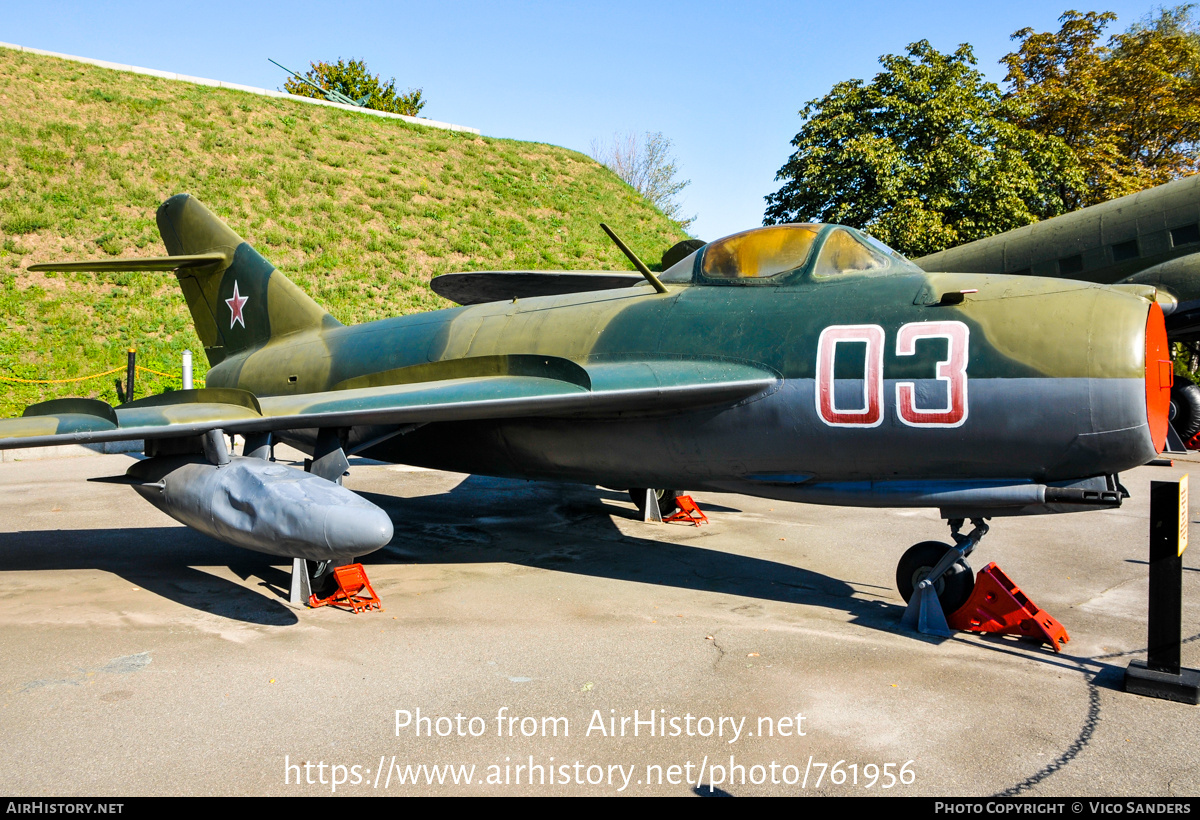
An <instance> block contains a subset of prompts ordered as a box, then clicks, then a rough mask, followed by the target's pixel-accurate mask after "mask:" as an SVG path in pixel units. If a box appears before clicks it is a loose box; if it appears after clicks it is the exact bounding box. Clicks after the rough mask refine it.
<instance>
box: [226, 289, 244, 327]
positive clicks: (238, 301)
mask: <svg viewBox="0 0 1200 820" xmlns="http://www.w3.org/2000/svg"><path fill="white" fill-rule="evenodd" d="M249 301H250V297H249V296H242V295H241V294H240V293H238V283H237V280H236V279H235V280H233V298H232V299H226V300H225V304H227V305H229V329H230V330H233V325H234V322H236V323H238V324H239V325H241V326H242V327H245V326H246V320H245V319H243V318H242V308H243V307H245V305H246V303H247V302H249Z"/></svg>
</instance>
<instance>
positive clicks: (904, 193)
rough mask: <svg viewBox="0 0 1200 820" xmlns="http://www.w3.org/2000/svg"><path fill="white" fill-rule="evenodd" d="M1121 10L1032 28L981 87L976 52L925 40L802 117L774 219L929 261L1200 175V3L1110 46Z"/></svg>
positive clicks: (773, 206) (1072, 14) (773, 201)
mask: <svg viewBox="0 0 1200 820" xmlns="http://www.w3.org/2000/svg"><path fill="white" fill-rule="evenodd" d="M1115 19H1116V16H1115V15H1113V14H1111V13H1108V12H1104V13H1100V12H1087V13H1080V12H1077V11H1068V12H1066V13H1065V14H1063V15H1062V17H1060V18H1059V21H1060V23H1061V28H1060V29H1059V31H1057V32H1040V33H1038V32H1034V31H1033V30H1032V29H1029V28H1025V29H1022V30H1020V31H1018V32H1016V33H1015V34H1014V35H1013V39H1014V40H1015V41H1017V42H1018V44H1019V46H1018V48H1017V50H1016V51H1014V52H1013V53H1011V54H1008V55H1006V56H1005V57H1004V58H1003V59H1002V60H1001V63H1002V65H1004V66H1005V67H1006V68H1007V71H1008V75H1007V77H1006V78H1005V82H1006V84H1007V86H1008V87H1007V89H1006V90H1005V91H1004V92H1001V90H1000V88H999V87H998V86H996V85H994V84H992V83H988V82H985V81H984V79H983V77H982V75H981V74H980V73H979V72H978V71H977V70H976V69H975V68H974V65H975V60H974V58H973V56H972V53H971V48H970V46H967V45H963V46H960V47H959V48H958V50H957V51H955V52H954V53H953V54H942V53H939V52H938V51H936V50H934V49H933V48H932V47H931V46H930V45H929V43H927V42H925V41H921V42H918V43H914V44H912V45H911V46H909V47H908V51H907V54H906V55H900V56H897V55H887V56H885V57H883V58H881V60H880V62H881V63H882V65H883V68H884V70H883V71H882V72H881V73H880V74H878V75H877V76H876V77H875V79H874V80H873V81H872V82H871V83H869V84H864V83H863V82H862V81H861V80H849V81H846V82H842V83H838V84H837V85H836V86H834V88H833V90H832V91H830V92H829V94H827V95H826V96H825V97H823V98H821V99H819V100H813V101H811V102H809V103H808V104H807V105H806V106H805V108H804V109H803V110H802V111H801V114H802V116H803V117H804V123H803V125H802V127H801V130H800V132H799V133H798V134H797V135H796V137H795V139H793V140H792V145H793V146H794V147H795V149H796V150H795V153H793V154H792V156H791V158H790V159H789V160H788V162H787V164H786V165H784V166H783V168H781V169H780V171H779V173H778V175H777V176H776V179H777V180H782V181H783V182H784V184H783V186H782V187H781V188H780V189H779V190H778V191H777V192H776V193H774V194H771V195H768V196H767V197H766V199H767V204H768V207H767V210H766V214H765V218H764V222H765V223H766V224H771V223H775V222H783V221H798V220H820V221H831V222H842V223H845V224H849V225H853V226H855V227H859V228H863V229H865V230H868V231H870V232H871V233H873V234H874V235H876V236H878V237H879V238H880V239H882V240H883V241H885V242H887V243H889V244H891V245H893V246H894V247H896V248H897V249H898V250H901V251H903V252H905V253H910V254H913V255H921V254H926V253H932V252H934V251H938V250H942V249H944V248H948V247H952V246H954V245H957V244H961V243H963V242H968V241H971V240H974V239H979V238H982V237H985V236H990V235H992V234H995V233H999V232H1001V231H1005V230H1010V229H1012V228H1016V227H1020V226H1021V225H1025V224H1028V223H1030V222H1034V221H1037V220H1039V219H1046V218H1048V217H1052V216H1057V215H1058V214H1060V213H1064V212H1066V211H1068V210H1073V209H1075V208H1080V207H1084V206H1087V205H1093V204H1096V203H1098V202H1104V201H1107V200H1109V199H1112V198H1114V197H1118V196H1123V195H1125V194H1129V193H1133V192H1135V191H1139V190H1142V189H1145V188H1148V187H1151V186H1154V185H1160V184H1162V183H1164V182H1168V181H1170V180H1171V179H1175V178H1177V177H1179V176H1183V175H1185V174H1190V173H1195V172H1197V171H1200V25H1198V24H1197V23H1196V21H1195V19H1194V17H1193V12H1192V7H1191V6H1180V7H1177V8H1174V9H1167V10H1161V9H1160V10H1159V12H1158V13H1157V14H1156V16H1152V17H1149V18H1147V19H1146V20H1144V21H1142V22H1141V23H1138V24H1136V25H1134V26H1132V27H1131V28H1130V29H1128V30H1127V31H1125V32H1124V33H1122V34H1117V35H1113V36H1111V37H1109V38H1107V40H1105V36H1104V30H1105V28H1106V27H1107V26H1108V25H1109V23H1111V22H1112V21H1113V20H1115Z"/></svg>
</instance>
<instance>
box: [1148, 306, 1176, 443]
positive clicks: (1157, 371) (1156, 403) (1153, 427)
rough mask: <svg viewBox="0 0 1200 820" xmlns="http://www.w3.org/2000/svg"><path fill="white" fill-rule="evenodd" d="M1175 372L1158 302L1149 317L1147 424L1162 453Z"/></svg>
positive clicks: (1165, 327)
mask: <svg viewBox="0 0 1200 820" xmlns="http://www.w3.org/2000/svg"><path fill="white" fill-rule="evenodd" d="M1174 382H1175V369H1174V365H1172V363H1171V346H1170V344H1169V343H1168V342H1167V324H1166V320H1165V319H1164V318H1163V312H1162V308H1161V307H1159V305H1158V303H1157V302H1154V303H1152V304H1151V305H1150V313H1149V315H1148V316H1147V317H1146V421H1147V422H1148V423H1149V425H1150V439H1151V441H1153V442H1154V449H1155V451H1156V452H1159V453H1161V452H1162V451H1163V450H1164V449H1165V448H1166V443H1167V424H1168V418H1169V417H1170V412H1171V385H1172V384H1174Z"/></svg>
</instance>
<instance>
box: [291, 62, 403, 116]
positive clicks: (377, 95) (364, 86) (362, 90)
mask: <svg viewBox="0 0 1200 820" xmlns="http://www.w3.org/2000/svg"><path fill="white" fill-rule="evenodd" d="M309 65H310V66H311V67H310V68H309V70H308V71H306V72H305V73H304V77H305V79H307V80H308V81H309V82H312V83H315V84H316V85H319V86H320V87H321V88H324V89H325V90H326V91H340V92H341V93H343V94H345V95H346V96H347V97H349V98H350V99H352V100H359V99H362V98H363V97H366V98H367V101H366V102H365V103H364V105H365V106H366V107H367V108H373V109H375V110H376V111H390V112H392V113H393V114H407V115H408V116H410V117H415V116H417V113H418V112H419V111H420V110H421V109H422V108H424V107H425V102H426V101H425V100H424V99H422V97H421V94H422V89H420V88H418V89H415V90H414V89H411V88H410V89H409V90H408V91H407V92H405V93H403V94H399V93H397V92H396V79H395V78H394V77H393V78H392V79H390V80H388V81H387V83H386V84H384V83H383V82H382V81H381V80H380V79H379V76H378V75H376V74H371V73H370V72H369V71H368V70H367V64H366V63H364V62H363V61H362V60H349V61H347V60H343V59H342V58H340V57H339V58H338V61H337V62H336V63H326V62H318V63H309ZM283 90H284V91H287V92H288V93H289V94H298V95H300V96H301V97H315V98H317V99H321V93H320V92H319V91H317V90H316V89H315V88H313V87H312V86H310V85H308V84H306V83H302V82H300V81H299V80H297V79H296V78H295V77H289V78H288V80H287V82H285V83H284V84H283Z"/></svg>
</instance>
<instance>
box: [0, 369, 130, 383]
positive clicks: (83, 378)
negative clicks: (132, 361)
mask: <svg viewBox="0 0 1200 820" xmlns="http://www.w3.org/2000/svg"><path fill="white" fill-rule="evenodd" d="M124 369H125V368H124V367H114V368H113V369H112V370H105V371H104V372H103V373H96V374H93V375H91V376H80V377H79V378H77V379H18V378H16V377H15V376H0V381H5V382H20V383H21V384H67V383H68V382H85V381H87V380H88V379H98V378H100V377H101V376H111V375H112V374H113V373H119V372H120V371H122V370H124Z"/></svg>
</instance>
